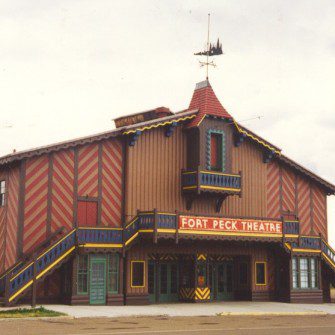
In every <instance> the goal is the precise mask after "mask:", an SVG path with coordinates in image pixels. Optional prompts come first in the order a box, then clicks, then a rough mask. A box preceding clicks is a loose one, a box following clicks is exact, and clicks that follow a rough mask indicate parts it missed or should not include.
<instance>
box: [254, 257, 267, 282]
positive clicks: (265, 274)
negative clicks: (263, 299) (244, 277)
mask: <svg viewBox="0 0 335 335" xmlns="http://www.w3.org/2000/svg"><path fill="white" fill-rule="evenodd" d="M259 264H263V265H264V282H262V283H259V282H258V278H257V265H259ZM255 285H256V286H266V285H267V262H266V261H256V262H255Z"/></svg>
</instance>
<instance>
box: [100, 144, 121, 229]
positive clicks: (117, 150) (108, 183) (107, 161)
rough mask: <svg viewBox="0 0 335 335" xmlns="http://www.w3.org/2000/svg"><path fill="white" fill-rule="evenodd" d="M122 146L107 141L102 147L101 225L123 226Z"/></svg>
mask: <svg viewBox="0 0 335 335" xmlns="http://www.w3.org/2000/svg"><path fill="white" fill-rule="evenodd" d="M121 204H122V144H121V142H120V141H119V140H112V141H106V142H104V143H103V147H102V210H101V223H102V224H103V225H105V226H113V227H115V226H121V214H122V206H121Z"/></svg>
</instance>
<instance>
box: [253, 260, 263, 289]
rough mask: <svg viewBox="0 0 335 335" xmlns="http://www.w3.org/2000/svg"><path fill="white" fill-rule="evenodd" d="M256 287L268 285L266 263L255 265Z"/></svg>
mask: <svg viewBox="0 0 335 335" xmlns="http://www.w3.org/2000/svg"><path fill="white" fill-rule="evenodd" d="M255 274H256V285H266V262H256V263H255Z"/></svg>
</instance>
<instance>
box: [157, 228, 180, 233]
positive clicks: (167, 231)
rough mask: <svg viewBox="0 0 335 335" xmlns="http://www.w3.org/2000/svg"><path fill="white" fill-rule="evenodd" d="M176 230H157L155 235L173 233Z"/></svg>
mask: <svg viewBox="0 0 335 335" xmlns="http://www.w3.org/2000/svg"><path fill="white" fill-rule="evenodd" d="M175 232H176V229H164V228H158V229H157V233H175Z"/></svg>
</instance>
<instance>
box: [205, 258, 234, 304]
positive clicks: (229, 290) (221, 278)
mask: <svg viewBox="0 0 335 335" xmlns="http://www.w3.org/2000/svg"><path fill="white" fill-rule="evenodd" d="M209 276H210V283H211V300H232V299H233V263H232V262H231V261H225V262H217V263H212V264H210V265H209Z"/></svg>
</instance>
